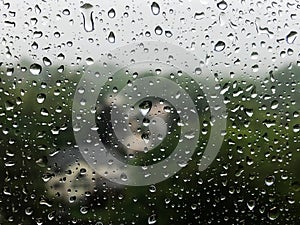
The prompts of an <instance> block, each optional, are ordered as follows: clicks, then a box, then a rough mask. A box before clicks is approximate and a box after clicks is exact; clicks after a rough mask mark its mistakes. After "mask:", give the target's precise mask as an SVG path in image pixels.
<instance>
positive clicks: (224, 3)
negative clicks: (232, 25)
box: [217, 0, 227, 10]
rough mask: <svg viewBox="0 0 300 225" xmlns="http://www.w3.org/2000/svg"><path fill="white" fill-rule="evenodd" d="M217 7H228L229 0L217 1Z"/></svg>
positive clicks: (223, 8) (222, 8)
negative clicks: (227, 0) (226, 0)
mask: <svg viewBox="0 0 300 225" xmlns="http://www.w3.org/2000/svg"><path fill="white" fill-rule="evenodd" d="M217 7H218V8H219V9H221V10H225V9H226V8H227V2H225V1H224V0H222V1H220V2H218V3H217Z"/></svg>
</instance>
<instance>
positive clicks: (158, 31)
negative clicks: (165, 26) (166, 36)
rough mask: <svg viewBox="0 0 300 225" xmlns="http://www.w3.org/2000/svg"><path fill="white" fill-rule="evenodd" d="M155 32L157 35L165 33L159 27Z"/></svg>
mask: <svg viewBox="0 0 300 225" xmlns="http://www.w3.org/2000/svg"><path fill="white" fill-rule="evenodd" d="M154 32H155V33H156V34H157V35H161V34H162V33H163V30H162V28H161V27H160V26H157V27H155V29H154Z"/></svg>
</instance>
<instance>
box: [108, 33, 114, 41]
mask: <svg viewBox="0 0 300 225" xmlns="http://www.w3.org/2000/svg"><path fill="white" fill-rule="evenodd" d="M108 41H109V42H110V43H115V41H116V38H115V34H114V33H113V32H112V31H111V32H110V33H109V35H108Z"/></svg>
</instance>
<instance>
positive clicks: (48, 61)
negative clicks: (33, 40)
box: [43, 57, 52, 66]
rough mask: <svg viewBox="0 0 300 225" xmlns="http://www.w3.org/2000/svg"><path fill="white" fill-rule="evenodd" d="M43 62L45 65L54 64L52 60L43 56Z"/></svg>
mask: <svg viewBox="0 0 300 225" xmlns="http://www.w3.org/2000/svg"><path fill="white" fill-rule="evenodd" d="M43 63H44V65H45V66H51V65H52V62H51V60H50V59H49V58H47V57H44V58H43Z"/></svg>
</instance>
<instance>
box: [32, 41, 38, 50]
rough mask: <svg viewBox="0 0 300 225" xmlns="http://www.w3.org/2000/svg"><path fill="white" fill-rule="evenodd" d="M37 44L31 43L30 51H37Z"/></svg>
mask: <svg viewBox="0 0 300 225" xmlns="http://www.w3.org/2000/svg"><path fill="white" fill-rule="evenodd" d="M38 47H39V46H38V44H37V43H36V42H33V43H32V44H31V48H32V49H38Z"/></svg>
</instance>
